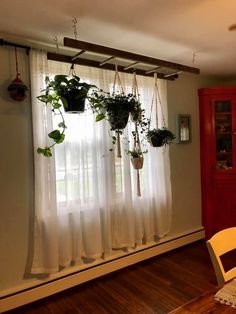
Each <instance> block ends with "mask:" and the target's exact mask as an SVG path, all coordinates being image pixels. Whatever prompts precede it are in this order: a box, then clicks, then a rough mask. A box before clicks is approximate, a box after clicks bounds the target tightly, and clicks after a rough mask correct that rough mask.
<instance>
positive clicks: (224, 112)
mask: <svg viewBox="0 0 236 314" xmlns="http://www.w3.org/2000/svg"><path fill="white" fill-rule="evenodd" d="M226 114H227V115H231V114H232V112H231V111H222V112H217V111H216V112H215V115H216V116H223V115H226Z"/></svg>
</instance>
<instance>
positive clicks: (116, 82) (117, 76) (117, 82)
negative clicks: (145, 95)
mask: <svg viewBox="0 0 236 314" xmlns="http://www.w3.org/2000/svg"><path fill="white" fill-rule="evenodd" d="M116 86H117V87H118V90H119V92H120V93H121V94H122V95H124V94H125V93H124V88H123V86H122V83H121V79H120V74H119V72H118V66H117V64H115V76H114V82H113V90H112V95H113V96H114V95H115V93H116ZM115 132H116V136H117V140H116V142H117V146H116V149H117V158H121V157H122V156H121V148H120V132H119V130H116V131H115Z"/></svg>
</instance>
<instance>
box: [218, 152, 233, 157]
mask: <svg viewBox="0 0 236 314" xmlns="http://www.w3.org/2000/svg"><path fill="white" fill-rule="evenodd" d="M216 155H217V156H224V155H226V156H227V155H232V152H217V153H216Z"/></svg>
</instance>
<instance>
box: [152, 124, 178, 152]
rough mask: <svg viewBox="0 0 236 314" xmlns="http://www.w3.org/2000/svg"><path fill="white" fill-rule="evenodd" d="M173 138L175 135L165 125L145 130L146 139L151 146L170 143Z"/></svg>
mask: <svg viewBox="0 0 236 314" xmlns="http://www.w3.org/2000/svg"><path fill="white" fill-rule="evenodd" d="M174 139H175V135H174V134H173V133H172V132H171V131H170V130H169V129H167V128H166V127H163V128H161V129H159V128H158V129H152V130H150V129H149V130H148V132H147V140H148V141H149V143H150V144H151V145H152V146H153V147H161V146H164V145H167V144H171V143H172V142H173V140H174Z"/></svg>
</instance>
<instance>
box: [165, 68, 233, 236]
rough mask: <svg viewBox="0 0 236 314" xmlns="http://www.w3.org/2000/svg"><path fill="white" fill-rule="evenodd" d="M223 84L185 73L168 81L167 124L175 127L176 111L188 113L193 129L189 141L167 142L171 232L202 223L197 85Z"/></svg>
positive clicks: (224, 83) (177, 112) (173, 129)
mask: <svg viewBox="0 0 236 314" xmlns="http://www.w3.org/2000/svg"><path fill="white" fill-rule="evenodd" d="M226 84H227V82H225V81H220V80H216V79H212V78H207V77H203V76H200V75H193V74H187V73H185V74H181V75H180V77H179V78H178V79H177V80H176V81H169V82H168V84H167V86H168V87H167V95H168V111H169V116H168V118H169V119H168V120H169V128H170V129H171V130H172V131H174V132H175V131H176V114H190V115H191V130H192V140H191V142H190V143H184V144H172V145H171V146H170V165H171V181H172V195H173V223H172V229H171V234H178V233H182V232H184V231H185V230H189V231H191V230H194V229H197V228H199V227H201V225H202V216H201V185H200V142H199V140H200V139H199V110H198V88H201V87H210V86H220V85H226Z"/></svg>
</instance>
